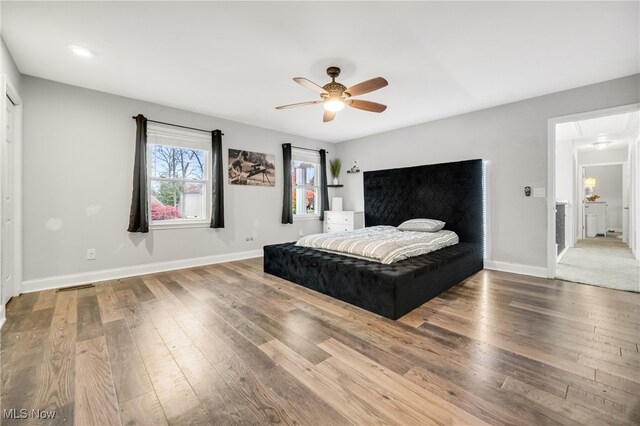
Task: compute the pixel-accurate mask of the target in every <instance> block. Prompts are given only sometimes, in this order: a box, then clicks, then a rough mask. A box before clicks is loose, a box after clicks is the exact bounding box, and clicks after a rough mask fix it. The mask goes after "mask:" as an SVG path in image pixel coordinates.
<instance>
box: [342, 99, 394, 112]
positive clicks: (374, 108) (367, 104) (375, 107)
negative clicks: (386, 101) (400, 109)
mask: <svg viewBox="0 0 640 426" xmlns="http://www.w3.org/2000/svg"><path fill="white" fill-rule="evenodd" d="M347 105H349V106H350V107H352V108H357V109H362V110H365V111H369V112H382V111H384V110H385V109H387V106H386V105H382V104H379V103H377V102H371V101H363V100H361V99H349V100H348V101H347Z"/></svg>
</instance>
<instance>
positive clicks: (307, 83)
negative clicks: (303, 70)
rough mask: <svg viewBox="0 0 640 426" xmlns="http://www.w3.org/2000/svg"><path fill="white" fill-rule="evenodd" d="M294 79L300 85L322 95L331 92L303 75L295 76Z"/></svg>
mask: <svg viewBox="0 0 640 426" xmlns="http://www.w3.org/2000/svg"><path fill="white" fill-rule="evenodd" d="M293 81H295V82H296V83H298V84H299V85H301V86H303V87H306V88H307V89H310V90H313V91H314V92H317V93H320V94H321V95H328V94H329V93H328V92H327V91H326V90H324V89H323V88H322V87H320V86H318V85H317V84H315V83H314V82H313V81H311V80H307V79H306V78H303V77H294V79H293Z"/></svg>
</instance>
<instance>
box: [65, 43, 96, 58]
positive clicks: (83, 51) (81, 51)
mask: <svg viewBox="0 0 640 426" xmlns="http://www.w3.org/2000/svg"><path fill="white" fill-rule="evenodd" d="M69 49H71V51H72V52H73V53H75V54H76V55H78V56H82V57H83V58H92V57H93V56H94V53H93V52H92V51H90V50H89V49H87V48H86V47H82V46H77V45H75V44H70V45H69Z"/></svg>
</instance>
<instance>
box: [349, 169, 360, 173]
mask: <svg viewBox="0 0 640 426" xmlns="http://www.w3.org/2000/svg"><path fill="white" fill-rule="evenodd" d="M347 173H360V169H357V170H353V171H352V170H347Z"/></svg>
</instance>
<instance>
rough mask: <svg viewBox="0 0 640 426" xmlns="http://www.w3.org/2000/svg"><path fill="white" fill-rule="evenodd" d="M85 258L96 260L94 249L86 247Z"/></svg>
mask: <svg viewBox="0 0 640 426" xmlns="http://www.w3.org/2000/svg"><path fill="white" fill-rule="evenodd" d="M87 260H96V249H94V248H90V249H87Z"/></svg>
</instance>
